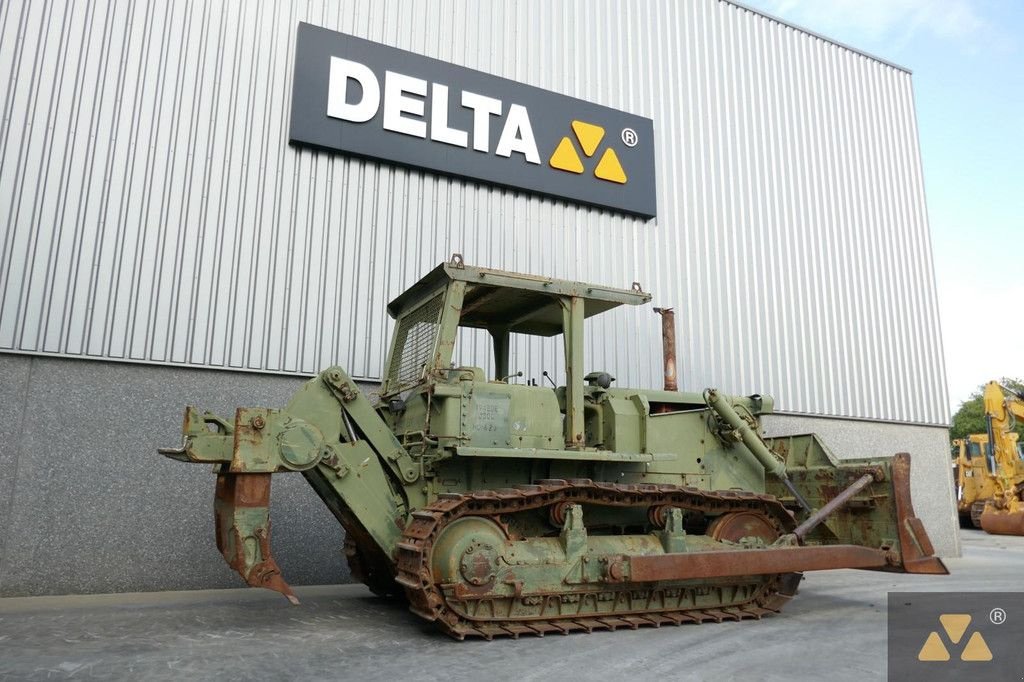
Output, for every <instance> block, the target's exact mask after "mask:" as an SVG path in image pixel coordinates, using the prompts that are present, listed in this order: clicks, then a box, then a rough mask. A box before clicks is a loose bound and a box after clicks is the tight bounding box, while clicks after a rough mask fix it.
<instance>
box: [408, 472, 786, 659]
mask: <svg viewBox="0 0 1024 682" xmlns="http://www.w3.org/2000/svg"><path fill="white" fill-rule="evenodd" d="M558 503H570V504H586V505H606V506H611V507H649V506H656V505H670V506H674V507H679V508H682V509H685V510H692V511H699V512H703V513H705V514H708V515H719V514H724V513H729V512H741V511H753V512H758V513H761V514H763V515H764V516H766V517H767V518H768V519H770V521H771V522H772V523H773V524H774V525H775V526H776V528H777V530H778V531H779V533H780V534H782V533H785V532H788V531H790V530H792V529H793V527H794V526H795V521H794V519H793V515H792V514H791V513H790V512H789V511H788V510H787V509H786V508H785V507H783V505H782V504H781V503H780V502H779V501H778V500H777V499H776V498H774V497H773V496H771V495H758V494H756V493H750V492H744V491H732V490H725V491H705V490H700V489H697V488H690V487H680V486H673V485H645V484H638V485H618V484H613V483H595V482H594V481H591V480H589V479H572V480H560V479H557V480H544V481H539V482H538V483H537V484H535V485H522V486H516V487H514V488H502V489H497V490H481V491H473V492H470V493H465V494H456V493H451V494H443V495H441V496H440V497H439V498H438V499H437V500H436V501H435V502H434V503H433V504H431V505H428V506H427V507H424V508H423V509H419V510H416V511H414V512H413V513H412V516H411V519H410V522H409V523H408V525H407V526H406V528H405V530H404V532H403V535H402V540H401V542H399V544H398V549H397V555H396V558H397V575H396V577H395V580H396V582H397V583H398V584H399V585H401V586H402V587H403V588H404V589H405V593H406V595H407V596H408V598H409V602H410V607H409V608H410V610H411V611H412V612H413V613H415V614H417V615H419V616H421V617H422V618H425V619H426V620H429V621H434V622H436V623H437V624H438V625H439V627H440V628H441V629H442V630H444V631H445V632H446V633H447V634H449V635H451V636H452V637H455V638H456V639H465V638H466V637H482V638H485V639H493V638H494V637H502V636H509V637H518V636H519V635H521V634H530V635H539V636H543V635H545V634H547V633H559V634H569V633H570V632H575V631H584V632H592V631H594V630H616V629H619V628H631V629H637V628H638V627H660V626H661V625H666V624H671V625H680V624H682V623H694V622H697V623H699V622H704V621H714V622H722V621H723V620H742V619H749V618H755V619H760V618H761V617H762V616H764V615H766V614H769V613H776V612H778V611H779V610H780V609H781V608H782V606H783V605H784V604H785V603H786V602H787V601H789V599H790V598H791V597H792V595H793V594H795V593H796V588H797V585H798V584H799V581H800V577H801V576H800V574H798V573H790V574H778V575H773V576H768V577H766V578H762V579H761V580H760V581H758V582H755V583H748V584H736V583H728V582H726V583H725V584H718V583H716V582H714V581H712V582H710V583H706V584H702V585H696V586H695V585H692V584H686V585H681V586H664V585H660V584H659V585H655V586H653V587H652V586H645V585H637V584H635V583H634V584H628V585H624V586H621V587H617V588H616V589H614V590H612V591H607V592H602V593H599V595H595V593H593V592H590V593H587V594H581V593H580V592H578V591H576V590H566V591H565V592H564V593H561V594H555V595H545V596H544V597H537V596H533V597H531V598H530V599H533V600H534V601H532V602H529V603H530V604H533V605H534V606H535V608H534V611H533V612H532V613H522V612H521V611H522V610H521V609H520V610H519V611H517V612H516V613H514V614H513V613H512V608H511V605H510V606H509V608H508V609H505V608H504V606H502V608H501V609H496V608H495V605H494V603H493V602H494V600H489V601H488V602H487V603H488V604H489V610H485V609H480V610H481V611H486V612H485V613H483V615H480V616H477V615H475V614H470V613H467V608H466V603H465V602H458V601H455V602H453V601H450V599H449V596H448V595H446V592H445V590H444V589H443V586H440V585H437V584H436V583H435V582H434V577H433V572H432V570H431V550H432V548H433V545H434V542H435V540H436V539H437V537H438V536H439V535H440V533H441V531H442V530H443V529H444V528H445V527H446V526H447V525H448V524H450V523H452V522H453V521H455V520H456V519H459V518H463V517H466V516H479V517H484V518H489V519H491V520H493V521H495V522H497V523H499V524H501V519H500V517H501V516H502V515H509V514H516V513H519V512H524V511H530V510H535V509H540V508H545V507H549V506H551V505H554V504H558ZM714 590H718V592H717V593H716V594H718V596H719V597H720V598H721V599H723V600H724V601H727V602H728V603H723V604H722V605H720V606H714V607H707V606H704V607H699V608H697V607H695V606H694V605H695V604H696V600H695V599H694V598H693V595H694V594H697V593H699V594H708V593H712V592H713V591H714ZM581 597H582V599H581ZM587 598H592V599H604V600H608V599H610V600H613V601H614V608H615V610H614V612H613V613H586V612H584V610H583V604H584V603H585V602H586V601H587ZM509 599H511V598H509ZM522 601H524V602H525V601H526V600H525V599H524V600H522ZM549 602H550V604H551V605H552V606H551V607H550V608H549ZM574 604H576V605H578V606H577V607H576V608H577V609H578V612H577V613H576V614H571V613H568V612H569V611H571V610H572V609H573V608H574V607H573V605H574ZM470 610H471V609H470ZM499 611H500V612H501V613H502V614H503V615H498V612H499ZM527 611H528V609H527ZM549 611H555V612H557V613H555V614H554V615H546V613H547V612H549Z"/></svg>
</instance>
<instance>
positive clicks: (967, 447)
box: [952, 432, 1024, 528]
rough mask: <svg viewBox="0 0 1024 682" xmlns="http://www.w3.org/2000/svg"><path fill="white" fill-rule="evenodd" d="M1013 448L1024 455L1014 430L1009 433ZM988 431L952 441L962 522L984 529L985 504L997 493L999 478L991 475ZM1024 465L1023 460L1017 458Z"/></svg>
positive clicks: (1023, 449) (958, 504)
mask: <svg viewBox="0 0 1024 682" xmlns="http://www.w3.org/2000/svg"><path fill="white" fill-rule="evenodd" d="M1009 438H1010V440H1011V441H1012V443H1013V446H1014V448H1015V449H1016V450H1017V452H1018V453H1021V457H1024V443H1018V442H1017V441H1018V436H1017V434H1016V433H1015V432H1011V433H1010V434H1009ZM988 442H989V441H988V434H987V433H972V434H971V435H969V436H967V437H966V438H957V439H956V440H954V441H953V446H952V454H953V481H954V483H955V484H956V507H957V513H958V514H959V515H960V525H961V526H962V527H964V528H970V527H971V526H973V527H974V528H981V513H982V512H983V511H985V504H986V503H987V502H988V501H989V500H991V499H992V498H993V497H995V496H996V492H997V488H996V477H995V476H992V475H990V474H989V471H988V460H987V456H986V453H987V452H988ZM1018 461H1021V463H1022V464H1024V460H1018Z"/></svg>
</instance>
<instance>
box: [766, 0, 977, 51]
mask: <svg viewBox="0 0 1024 682" xmlns="http://www.w3.org/2000/svg"><path fill="white" fill-rule="evenodd" d="M750 4H752V5H754V6H756V7H758V8H759V9H762V10H764V11H766V12H768V13H770V14H774V15H776V16H779V17H782V18H784V19H786V20H788V21H792V22H794V23H796V24H798V25H802V26H806V27H807V28H809V29H811V30H814V31H818V32H821V33H824V34H826V35H835V36H855V37H856V38H857V40H858V42H861V41H867V42H871V43H875V44H884V43H892V42H895V43H897V44H905V43H906V42H909V41H910V40H911V39H912V38H913V37H915V36H916V35H918V34H921V33H925V34H928V35H930V36H933V37H935V38H940V39H943V40H947V41H951V42H955V43H958V44H959V45H960V46H961V47H963V48H965V49H969V50H972V49H974V48H975V47H977V46H978V45H979V44H980V43H981V42H983V41H986V40H988V38H989V34H991V33H993V29H994V27H993V26H991V25H990V24H989V23H988V22H987V21H985V19H984V18H983V17H982V16H981V15H980V14H979V13H978V11H977V10H976V4H975V2H972V0H751V2H750ZM847 39H849V38H847Z"/></svg>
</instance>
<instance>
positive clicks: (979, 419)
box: [949, 377, 1024, 441]
mask: <svg viewBox="0 0 1024 682" xmlns="http://www.w3.org/2000/svg"><path fill="white" fill-rule="evenodd" d="M999 383H1000V384H1002V385H1003V386H1006V387H1007V388H1010V389H1013V390H1014V391H1017V392H1021V393H1024V381H1022V380H1020V379H1010V378H1009V377H1003V378H1002V379H1000V380H999ZM984 392H985V386H984V384H983V385H981V386H979V387H978V390H977V391H975V392H974V393H972V394H971V397H970V398H968V399H967V400H965V401H964V402H962V403H961V404H960V409H958V410H957V411H956V414H954V415H953V425H952V426H951V427H950V428H949V438H950V440H955V439H957V438H964V437H966V436H969V435H970V434H972V433H985V402H984ZM1015 430H1016V431H1017V433H1019V434H1020V435H1021V440H1022V441H1024V424H1017V426H1016V429H1015Z"/></svg>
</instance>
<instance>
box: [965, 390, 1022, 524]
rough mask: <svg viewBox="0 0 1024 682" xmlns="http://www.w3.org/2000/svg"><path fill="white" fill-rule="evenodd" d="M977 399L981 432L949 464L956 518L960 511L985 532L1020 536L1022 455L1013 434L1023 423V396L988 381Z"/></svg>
mask: <svg viewBox="0 0 1024 682" xmlns="http://www.w3.org/2000/svg"><path fill="white" fill-rule="evenodd" d="M983 399H984V405H985V433H984V434H975V435H972V436H968V437H967V438H966V439H964V442H963V444H962V447H961V448H960V453H958V457H957V459H958V462H957V464H955V465H954V466H956V467H957V497H958V500H959V506H960V509H961V513H962V512H963V509H964V508H965V507H966V508H967V510H968V513H970V514H971V516H972V517H974V518H976V519H977V520H978V521H979V522H980V525H981V527H982V529H984V530H985V532H987V533H993V534H996V535H1024V452H1022V451H1021V449H1020V447H1019V443H1018V437H1017V434H1016V433H1015V432H1014V427H1015V426H1016V424H1017V421H1018V420H1021V421H1022V422H1024V392H1018V391H1015V390H1013V389H1010V388H1007V387H1005V386H1003V385H1001V384H1000V383H999V382H997V381H990V382H988V383H987V384H985V391H984V398H983ZM975 446H977V447H976V448H975ZM975 451H977V452H978V454H979V455H980V456H974V452H975ZM961 457H962V459H961ZM967 481H970V482H969V483H967ZM979 502H980V503H981V504H980V505H979V504H978V503H979ZM979 509H980V512H981V513H980V515H979V514H978V513H977V512H978V510H979Z"/></svg>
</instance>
